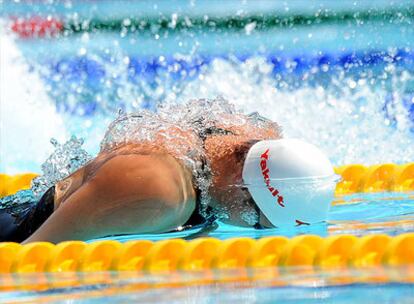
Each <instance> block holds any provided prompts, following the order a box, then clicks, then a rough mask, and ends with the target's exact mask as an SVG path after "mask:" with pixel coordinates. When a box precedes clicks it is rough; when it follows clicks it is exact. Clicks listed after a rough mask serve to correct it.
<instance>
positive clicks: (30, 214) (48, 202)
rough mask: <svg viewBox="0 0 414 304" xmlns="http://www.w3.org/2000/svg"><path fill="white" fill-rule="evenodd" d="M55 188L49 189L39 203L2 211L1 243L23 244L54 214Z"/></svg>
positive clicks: (0, 225) (0, 210) (0, 213)
mask: <svg viewBox="0 0 414 304" xmlns="http://www.w3.org/2000/svg"><path fill="white" fill-rule="evenodd" d="M54 196H55V187H54V186H53V187H51V188H49V190H47V191H46V192H45V194H43V196H42V198H41V199H40V200H39V201H38V202H29V203H25V204H21V205H18V206H12V207H5V208H1V209H0V241H1V242H4V241H7V242H22V241H24V240H25V239H27V238H28V237H29V236H30V235H31V234H32V233H33V232H35V231H36V229H37V228H39V227H40V225H42V224H43V222H45V221H46V220H47V218H48V217H49V216H50V215H51V214H52V213H53V210H54V208H55V203H54Z"/></svg>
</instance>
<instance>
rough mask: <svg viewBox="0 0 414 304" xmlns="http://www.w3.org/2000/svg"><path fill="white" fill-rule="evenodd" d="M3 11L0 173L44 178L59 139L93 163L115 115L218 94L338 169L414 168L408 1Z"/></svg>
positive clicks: (412, 7)
mask: <svg viewBox="0 0 414 304" xmlns="http://www.w3.org/2000/svg"><path fill="white" fill-rule="evenodd" d="M0 6H1V10H0V27H1V32H0V35H1V44H0V47H1V65H0V68H1V86H0V88H1V108H0V110H1V111H0V123H1V129H0V132H1V133H0V135H1V136H0V152H1V153H0V155H1V160H0V172H7V173H17V172H26V171H33V172H40V170H41V164H42V163H43V161H44V160H45V159H46V157H47V156H48V155H49V153H50V152H51V151H53V149H54V146H53V145H52V144H50V139H51V138H55V139H56V140H57V141H58V142H60V143H64V142H65V141H67V140H68V139H69V138H70V136H71V135H76V136H77V137H79V138H84V139H85V144H84V148H85V149H86V150H87V151H88V152H89V153H90V154H92V155H93V154H95V153H96V152H97V151H98V150H99V143H100V140H101V139H102V137H103V135H104V132H105V129H106V127H107V126H108V124H109V123H110V122H111V121H112V120H113V119H114V118H115V117H116V116H117V115H118V113H119V111H124V112H125V111H126V112H130V111H134V110H137V109H142V108H145V109H149V110H154V111H156V107H157V105H158V104H160V103H166V102H168V103H181V102H184V101H186V100H188V99H198V98H214V97H216V96H222V97H224V98H226V99H228V100H229V101H231V102H233V103H234V104H236V106H237V107H238V108H240V109H241V110H243V111H245V112H252V111H258V112H259V113H261V114H262V115H264V116H266V117H268V118H271V119H273V120H275V121H277V122H279V123H280V124H281V125H282V127H283V129H284V134H285V136H287V137H299V138H303V139H306V140H308V141H310V142H312V143H314V144H316V145H318V146H320V147H322V148H323V149H324V150H325V151H326V152H327V153H328V155H329V156H330V158H331V160H332V161H333V162H334V164H335V165H341V164H348V163H364V164H374V163H380V162H397V163H404V162H409V161H413V159H414V148H413V143H414V79H413V72H414V50H413V45H412V44H413V43H414V27H413V21H414V4H413V2H412V1H404V0H399V1H385V0H384V1H383V0H376V1H329V0H320V1H270V0H269V1H264V0H263V1H260V0H256V1H253V0H251V1H248V0H226V1H219V0H210V1H200V0H197V1H196V0H172V1H144V0H142V1H132V0H131V1H127V0H120V1H106V0H101V1H97V0H85V1H81V0H67V1H64V0H62V1H58V0H55V1H53V0H44V1H42V0H33V1H28V0H27V1H25V0H15V1H11V0H10V1H7V0H0ZM56 145H57V144H56V143H55V146H56Z"/></svg>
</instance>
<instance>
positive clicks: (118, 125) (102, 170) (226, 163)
mask: <svg viewBox="0 0 414 304" xmlns="http://www.w3.org/2000/svg"><path fill="white" fill-rule="evenodd" d="M216 103H221V107H218V108H217V105H216ZM202 108H209V111H206V110H204V111H201V110H200V109H202ZM229 109H230V110H229ZM169 111H175V112H174V113H180V114H179V115H176V116H174V117H169V116H168V113H169ZM163 113H164V114H163ZM171 113H172V112H171ZM171 116H173V115H171ZM303 149H305V150H306V151H298V150H303ZM295 153H296V154H298V155H296V154H295ZM303 153H308V154H309V157H310V158H311V160H310V161H309V158H307V159H306V158H304V157H303ZM292 159H293V161H294V162H298V163H301V162H302V163H303V164H304V165H303V167H304V168H298V165H297V164H295V163H293V162H292ZM299 167H300V166H299ZM273 171H274V172H273ZM276 171H277V172H276ZM305 171H306V172H305ZM271 173H272V174H273V173H275V175H274V176H276V177H277V178H288V179H289V178H295V177H299V178H303V176H316V177H318V178H319V177H323V178H324V177H327V176H328V177H329V176H332V175H333V171H332V166H331V165H330V163H329V161H328V160H327V158H326V157H325V156H324V155H322V154H321V153H320V151H319V150H317V149H316V148H315V147H313V146H311V145H309V144H306V143H302V142H299V141H289V140H283V139H282V134H281V129H280V127H279V125H278V124H277V123H275V122H272V121H270V120H268V119H264V118H263V117H261V116H260V115H258V114H252V115H244V114H242V113H239V112H237V111H234V110H232V107H231V105H230V104H228V103H227V102H225V101H223V100H213V101H208V100H207V101H206V100H198V101H192V102H189V103H187V104H185V105H182V106H180V107H178V106H176V107H174V108H173V109H171V108H170V109H164V111H160V113H158V114H155V113H151V112H147V111H141V112H138V113H133V114H128V115H122V116H121V117H119V118H118V119H116V120H115V121H114V122H113V123H112V124H111V125H110V127H109V129H108V131H107V133H106V135H105V138H104V140H103V141H102V144H101V151H100V152H99V154H98V155H97V156H96V157H95V158H94V159H93V160H91V161H89V162H88V163H87V164H86V165H84V166H83V167H81V168H80V169H78V170H77V171H75V172H74V173H73V174H71V175H70V176H68V177H67V178H65V179H63V180H61V181H59V182H58V183H56V184H55V185H54V186H52V187H51V188H50V189H49V190H48V191H47V192H46V193H45V194H44V195H43V196H42V198H41V199H40V201H39V202H38V203H37V204H35V205H34V206H33V207H32V208H31V209H30V210H29V211H28V212H27V213H26V214H25V215H24V216H21V217H20V218H18V220H17V219H16V220H15V222H14V223H13V224H10V225H9V227H8V229H2V231H1V232H0V237H1V238H2V240H3V241H17V242H21V241H24V242H26V243H27V242H33V241H50V242H55V243H56V242H60V241H64V240H75V239H76V240H89V239H93V238H98V237H104V236H111V235H123V234H145V233H167V232H171V231H177V230H178V231H179V230H184V229H188V228H191V227H196V226H199V225H207V226H208V225H211V224H212V223H213V222H214V220H216V219H217V218H219V219H220V220H221V221H223V222H225V223H228V224H231V225H236V226H244V227H248V226H251V227H254V228H266V227H275V226H278V223H279V222H278V221H280V222H281V223H282V222H283V221H287V220H288V219H289V221H290V222H292V224H294V225H298V224H300V225H302V224H303V225H306V224H310V223H311V222H314V221H318V220H320V217H321V216H316V218H315V217H312V216H313V215H312V214H314V213H315V212H317V213H318V212H319V213H324V214H326V212H327V210H328V209H329V203H330V201H328V203H327V204H326V203H324V204H323V205H324V206H323V208H322V207H321V208H320V210H316V209H317V208H318V207H312V208H316V209H315V210H316V211H315V212H311V211H310V210H308V209H307V208H306V207H304V206H302V207H301V209H303V210H301V211H300V212H299V213H298V214H299V215H300V216H301V217H300V218H296V217H292V218H291V217H290V216H289V212H292V210H294V207H290V205H289V206H288V207H287V206H286V205H287V204H288V201H287V196H286V195H285V194H282V191H281V190H280V189H281V188H282V189H283V185H282V186H281V188H277V187H276V186H274V185H272V178H273V176H271V175H270V174H271ZM330 191H331V188H329V189H328V190H327V193H328V192H329V193H330ZM331 192H332V191H331ZM329 193H328V196H327V197H328V200H329V199H330V197H329ZM259 201H260V202H259ZM327 206H328V207H327ZM296 207H297V206H296ZM296 207H295V208H296ZM289 208H290V209H289ZM292 208H293V209H292ZM284 209H289V210H290V211H289V210H288V211H286V210H284ZM275 213H278V214H279V215H277V214H276V215H274V214H275ZM309 214H310V215H309ZM322 218H323V216H322ZM0 225H2V226H4V224H0Z"/></svg>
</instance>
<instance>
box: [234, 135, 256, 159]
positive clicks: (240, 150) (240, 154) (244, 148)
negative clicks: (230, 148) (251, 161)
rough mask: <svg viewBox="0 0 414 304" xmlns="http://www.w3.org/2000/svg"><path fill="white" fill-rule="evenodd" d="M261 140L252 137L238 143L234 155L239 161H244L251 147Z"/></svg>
mask: <svg viewBox="0 0 414 304" xmlns="http://www.w3.org/2000/svg"><path fill="white" fill-rule="evenodd" d="M259 141H260V140H259V139H252V140H248V141H244V142H242V143H241V144H240V145H237V146H236V148H235V149H234V156H235V157H236V160H237V162H244V160H245V159H246V155H247V152H249V150H250V148H251V147H252V146H253V145H254V144H255V143H257V142H259Z"/></svg>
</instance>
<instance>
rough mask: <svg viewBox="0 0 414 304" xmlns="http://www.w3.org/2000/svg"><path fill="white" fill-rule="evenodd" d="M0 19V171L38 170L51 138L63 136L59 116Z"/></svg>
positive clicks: (51, 148)
mask: <svg viewBox="0 0 414 304" xmlns="http://www.w3.org/2000/svg"><path fill="white" fill-rule="evenodd" d="M3 25H4V24H2V23H1V20H0V39H1V43H0V58H1V61H0V67H1V69H0V74H1V76H0V79H1V80H0V88H1V89H0V157H1V159H0V172H7V173H8V174H13V173H17V172H22V171H23V172H27V171H34V172H38V171H39V169H40V167H39V166H38V164H41V163H42V162H43V161H44V160H45V159H46V157H47V156H48V155H49V154H50V152H51V151H52V150H53V146H52V145H51V144H50V139H51V138H52V137H54V138H56V139H59V140H60V141H61V140H63V139H64V138H65V137H66V134H65V133H66V132H65V128H64V126H63V122H62V119H61V117H60V116H59V115H58V114H57V113H56V111H55V107H54V104H53V102H52V101H51V100H50V98H49V96H48V95H47V93H46V90H45V86H44V83H43V82H42V80H41V79H40V77H39V76H38V75H37V74H36V73H35V72H31V71H30V67H29V65H28V64H27V63H26V62H25V60H24V58H23V56H22V54H21V52H20V51H19V50H18V48H17V46H16V44H15V42H14V40H13V37H12V36H10V35H9V34H8V33H6V32H5V30H4V26H3Z"/></svg>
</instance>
